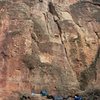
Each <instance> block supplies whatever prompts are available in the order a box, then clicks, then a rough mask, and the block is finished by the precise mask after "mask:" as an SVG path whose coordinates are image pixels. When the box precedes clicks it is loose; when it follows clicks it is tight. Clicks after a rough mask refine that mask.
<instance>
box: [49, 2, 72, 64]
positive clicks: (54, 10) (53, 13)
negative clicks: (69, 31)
mask: <svg viewBox="0 0 100 100" xmlns="http://www.w3.org/2000/svg"><path fill="white" fill-rule="evenodd" d="M48 7H49V12H50V13H51V14H52V15H53V20H54V22H55V23H56V25H57V27H58V30H59V36H60V39H61V43H62V45H63V47H64V50H65V54H66V58H67V61H68V64H69V66H71V63H70V60H69V58H68V54H67V50H66V47H65V44H64V41H63V39H62V29H61V27H60V24H59V20H60V18H59V15H58V13H57V11H56V9H55V6H54V5H53V3H52V2H49V4H48ZM55 16H56V17H57V18H58V19H57V20H56V19H55Z"/></svg>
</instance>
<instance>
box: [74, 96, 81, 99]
mask: <svg viewBox="0 0 100 100" xmlns="http://www.w3.org/2000/svg"><path fill="white" fill-rule="evenodd" d="M74 100H82V97H81V96H75V97H74Z"/></svg>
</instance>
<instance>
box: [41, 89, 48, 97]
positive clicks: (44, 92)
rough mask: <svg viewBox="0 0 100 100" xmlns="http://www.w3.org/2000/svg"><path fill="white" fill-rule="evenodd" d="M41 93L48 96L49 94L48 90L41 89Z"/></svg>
mask: <svg viewBox="0 0 100 100" xmlns="http://www.w3.org/2000/svg"><path fill="white" fill-rule="evenodd" d="M40 94H41V95H42V96H47V95H48V92H47V91H46V90H41V92H40Z"/></svg>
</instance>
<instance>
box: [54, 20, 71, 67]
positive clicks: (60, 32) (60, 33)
mask: <svg viewBox="0 0 100 100" xmlns="http://www.w3.org/2000/svg"><path fill="white" fill-rule="evenodd" d="M54 22H55V23H56V24H57V26H58V29H59V35H60V39H61V43H62V45H63V47H64V50H65V54H66V58H67V61H68V64H69V66H71V64H70V61H69V58H68V54H67V50H66V47H65V44H64V41H63V39H62V30H61V27H60V25H59V22H58V21H57V20H55V19H54Z"/></svg>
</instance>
